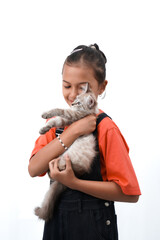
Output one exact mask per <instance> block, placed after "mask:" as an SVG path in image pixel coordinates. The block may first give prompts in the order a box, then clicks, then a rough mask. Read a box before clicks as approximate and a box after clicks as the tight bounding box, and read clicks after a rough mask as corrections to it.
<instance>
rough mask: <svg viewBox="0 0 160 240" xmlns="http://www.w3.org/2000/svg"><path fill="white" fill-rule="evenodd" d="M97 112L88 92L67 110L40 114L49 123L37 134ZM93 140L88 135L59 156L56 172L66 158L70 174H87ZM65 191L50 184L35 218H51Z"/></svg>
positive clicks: (92, 95)
mask: <svg viewBox="0 0 160 240" xmlns="http://www.w3.org/2000/svg"><path fill="white" fill-rule="evenodd" d="M98 112H99V110H98V106H97V101H96V98H95V96H94V94H93V93H92V92H91V91H90V90H89V89H88V90H87V92H84V93H82V94H80V95H78V96H77V97H76V99H75V101H74V102H73V103H72V106H71V108H70V109H53V110H51V111H48V112H45V113H43V115H42V117H43V118H45V119H48V118H52V117H53V116H56V117H55V118H52V119H50V120H49V121H48V122H47V123H46V126H45V127H43V128H41V129H40V134H44V133H46V132H47V131H49V130H50V129H51V128H52V127H65V126H68V125H69V124H71V123H73V122H75V121H77V120H79V119H81V118H83V117H85V116H87V115H89V114H97V113H98ZM95 149H96V139H95V137H94V136H93V134H88V135H84V136H81V137H79V138H78V139H76V140H75V141H74V142H73V144H72V145H71V146H70V147H69V148H68V149H67V150H66V151H65V152H64V153H63V154H62V155H61V156H60V160H59V163H58V164H59V166H58V167H59V169H60V170H64V169H65V155H66V154H67V155H68V156H69V158H70V159H71V163H72V167H73V171H74V172H75V174H76V175H82V174H84V173H86V172H89V171H90V169H91V165H92V162H93V159H94V157H95V155H96V150H95ZM65 189H66V187H65V186H64V185H62V184H61V183H59V182H58V181H53V183H52V184H51V186H50V189H49V190H48V192H47V194H46V196H45V198H44V200H43V203H42V206H41V208H40V207H37V208H35V214H36V215H37V216H38V217H39V218H40V219H43V220H45V221H48V220H49V219H51V218H52V215H53V211H54V207H55V203H56V201H57V199H58V197H59V195H60V194H61V193H62V192H63V191H64V190H65Z"/></svg>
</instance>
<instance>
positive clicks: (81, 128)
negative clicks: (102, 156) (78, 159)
mask: <svg viewBox="0 0 160 240" xmlns="http://www.w3.org/2000/svg"><path fill="white" fill-rule="evenodd" d="M95 128H96V116H95V115H89V116H87V117H85V118H83V119H81V120H79V121H77V122H74V123H72V124H71V125H70V126H69V127H68V128H67V129H66V130H65V131H64V132H63V133H62V134H61V140H62V142H63V143H64V144H65V146H67V147H69V146H70V145H71V144H72V143H73V142H74V141H75V140H76V139H77V138H78V137H79V136H81V135H84V134H89V133H91V132H93V131H94V130H95ZM63 152H64V148H63V146H62V145H61V143H60V142H59V140H58V139H57V138H55V139H54V140H53V141H51V142H50V143H49V144H47V145H46V146H45V147H43V148H42V149H41V150H39V151H38V152H37V153H36V154H35V155H34V156H33V157H32V158H31V160H30V162H29V166H28V171H29V174H30V176H31V177H35V176H39V175H41V174H43V173H44V172H47V171H48V168H49V162H50V161H51V160H52V159H54V158H57V157H59V156H60V155H61V154H62V153H63Z"/></svg>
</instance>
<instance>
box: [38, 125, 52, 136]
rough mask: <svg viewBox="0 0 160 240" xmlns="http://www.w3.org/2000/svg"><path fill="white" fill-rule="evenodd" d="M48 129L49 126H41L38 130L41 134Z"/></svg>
mask: <svg viewBox="0 0 160 240" xmlns="http://www.w3.org/2000/svg"><path fill="white" fill-rule="evenodd" d="M49 130H50V128H48V127H42V128H41V129H40V130H39V133H40V134H41V135H42V134H45V133H46V132H48V131H49Z"/></svg>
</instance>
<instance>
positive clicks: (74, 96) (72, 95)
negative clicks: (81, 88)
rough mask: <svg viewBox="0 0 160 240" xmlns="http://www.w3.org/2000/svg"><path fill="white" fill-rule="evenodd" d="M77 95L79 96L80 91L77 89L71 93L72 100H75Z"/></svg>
mask: <svg viewBox="0 0 160 240" xmlns="http://www.w3.org/2000/svg"><path fill="white" fill-rule="evenodd" d="M77 95H78V90H77V89H72V91H71V92H70V99H72V100H75V98H76V97H77Z"/></svg>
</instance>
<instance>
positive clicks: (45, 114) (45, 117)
mask: <svg viewBox="0 0 160 240" xmlns="http://www.w3.org/2000/svg"><path fill="white" fill-rule="evenodd" d="M41 117H42V118H44V119H48V118H49V116H48V113H47V112H44V113H43V114H42V116H41Z"/></svg>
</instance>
